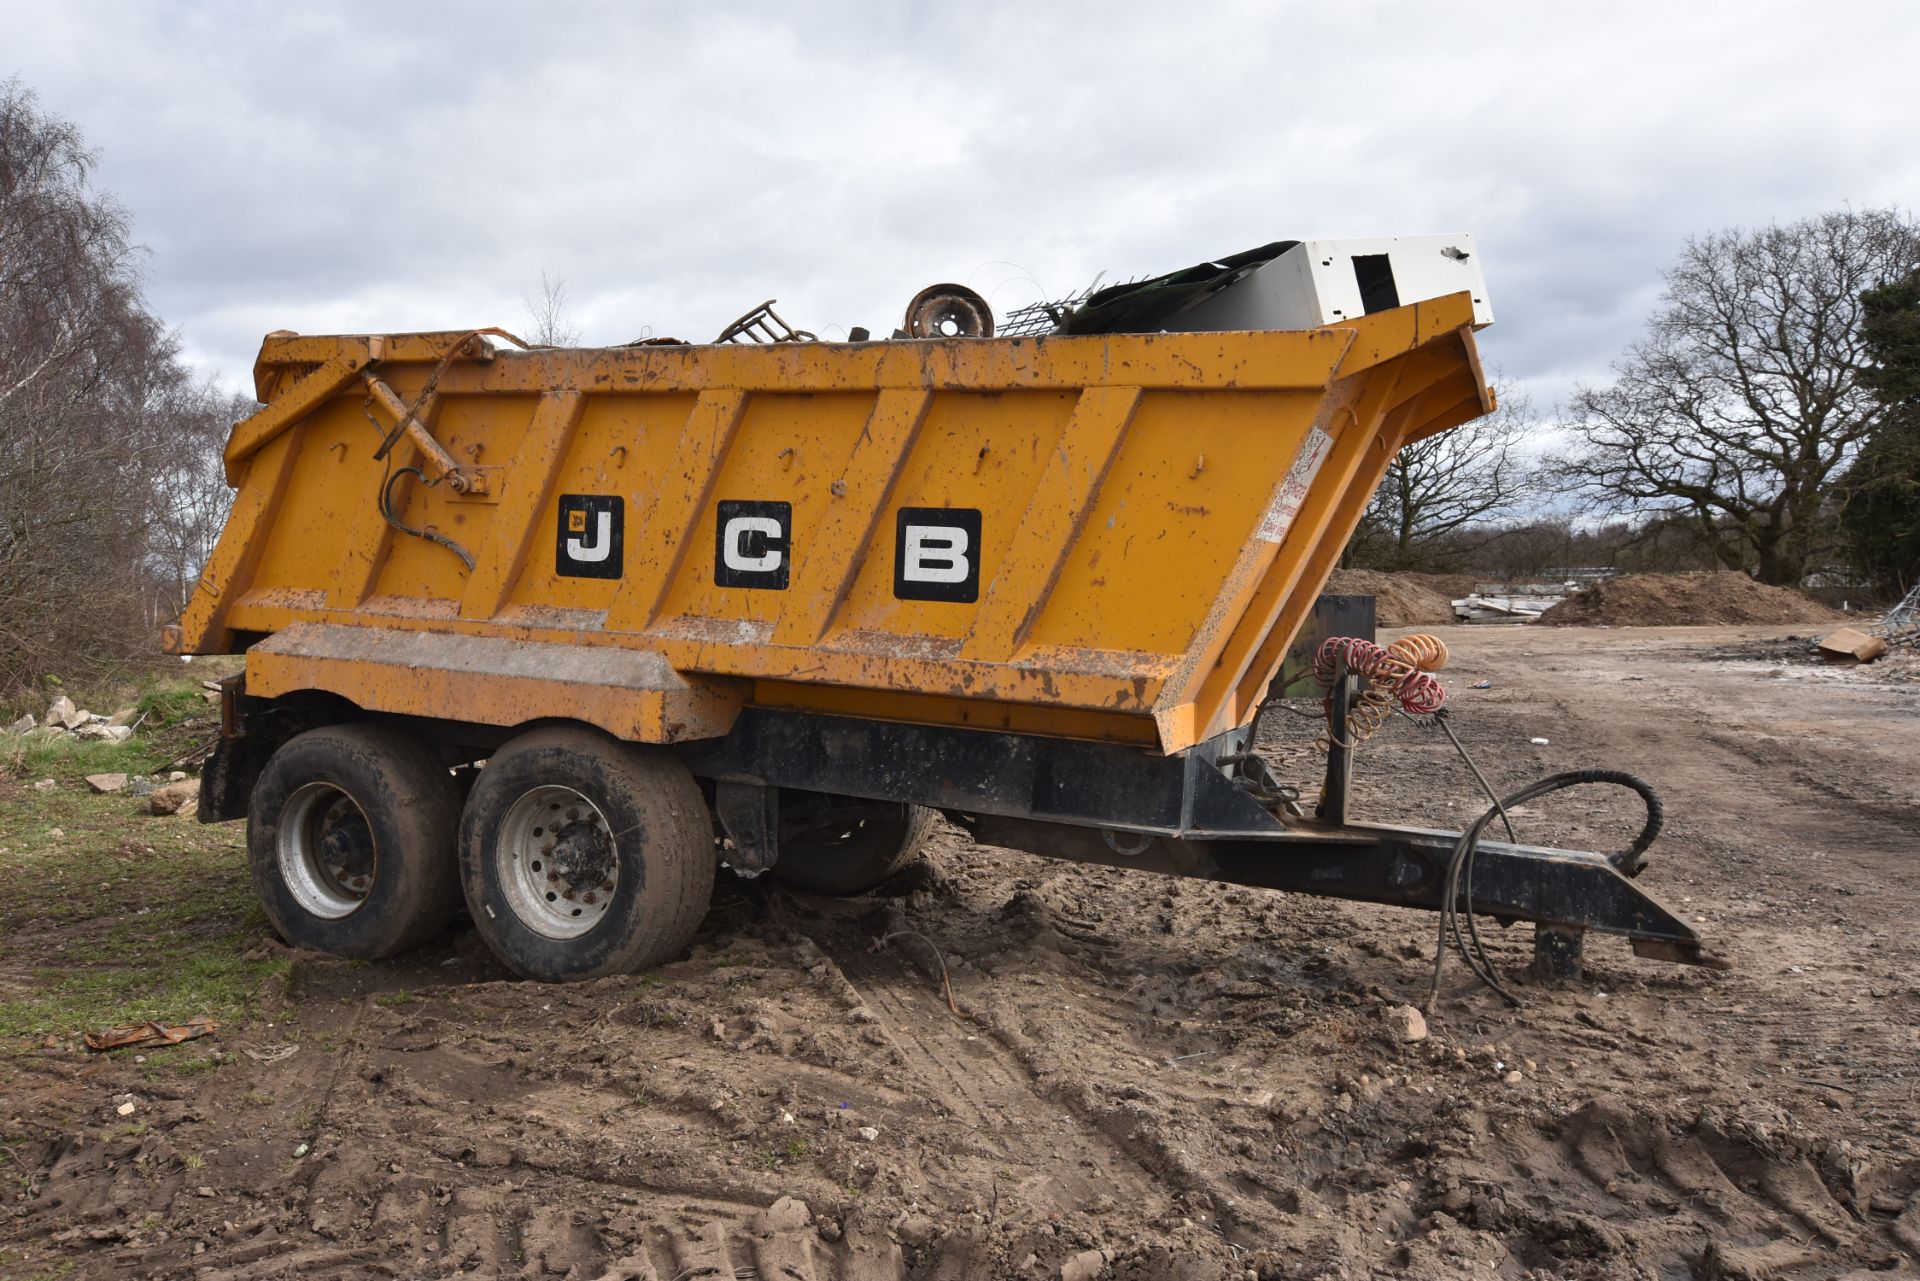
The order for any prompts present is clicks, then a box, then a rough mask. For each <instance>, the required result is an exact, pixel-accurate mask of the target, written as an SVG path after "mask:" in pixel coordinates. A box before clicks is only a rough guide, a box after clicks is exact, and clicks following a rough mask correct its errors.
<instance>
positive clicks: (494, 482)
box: [169, 293, 1693, 978]
mask: <svg viewBox="0 0 1920 1281" xmlns="http://www.w3.org/2000/svg"><path fill="white" fill-rule="evenodd" d="M1475 302H1476V300H1475V299H1474V298H1473V297H1471V296H1469V295H1468V294H1466V293H1460V294H1453V295H1446V296H1439V297H1433V298H1429V299H1426V300H1423V301H1419V302H1415V303H1412V304H1410V305H1405V306H1397V307H1387V308H1385V309H1381V310H1377V311H1375V312H1374V313H1373V314H1368V315H1364V316H1360V317H1356V318H1354V319H1352V320H1351V321H1348V322H1345V323H1340V324H1337V325H1322V326H1319V327H1315V328H1310V329H1304V330H1293V331H1221V332H1159V333H1107V334H1097V335H1090V336H1084V337H1076V336H1047V337H1036V338H990V339H951V340H925V341H920V340H910V341H891V342H868V343H857V344H827V343H797V342H796V343H780V344H777V345H767V346H746V345H740V346H735V345H685V344H672V345H668V344H660V345H640V346H630V347H621V348H606V349H592V350H572V349H569V350H551V349H541V350H524V349H521V348H520V347H518V346H516V345H514V344H513V343H510V342H506V341H502V340H500V339H499V338H497V337H496V336H495V335H494V333H493V332H492V331H476V332H471V333H457V332H456V333H427V334H399V335H352V336H337V337H303V336H297V335H293V334H275V335H272V336H270V337H269V338H268V339H267V340H266V343H265V345H264V347H263V348H262V350H261V354H260V360H259V363H258V365H257V366H256V368H255V376H256V380H257V384H258V393H259V397H260V399H261V400H262V401H263V402H264V404H265V408H263V409H262V410H261V411H260V412H259V413H258V414H257V415H256V416H254V417H253V418H251V419H249V420H248V421H246V422H244V423H241V424H240V425H239V426H237V427H236V428H235V430H234V432H233V435H232V438H231V440H230V442H229V444H228V447H227V451H226V464H227V468H228V477H229V480H230V481H231V482H232V483H233V484H234V485H235V486H236V487H237V490H238V494H237V497H236V500H235V503H234V507H233V512H232V515H231V517H230V519H229V522H228V525H227V528H226V531H225V533H224V535H223V536H222V538H221V540H220V543H219V546H218V549H217V550H216V552H215V553H214V555H213V557H212V560H211V562H210V563H209V565H208V566H207V568H206V571H205V574H204V577H203V579H202V582H201V584H200V587H199V590H198V591H197V593H196V594H195V596H194V597H193V600H192V602H191V605H190V607H189V608H188V609H187V611H186V613H185V615H184V617H183V618H182V620H181V622H180V623H179V625H178V626H177V628H176V629H173V631H172V633H171V635H170V637H169V641H170V648H172V649H173V650H175V651H176V652H181V653H192V654H210V653H239V652H244V653H245V654H246V656H247V659H246V670H245V675H244V680H243V681H237V682H234V683H233V684H232V685H231V687H230V689H229V697H228V700H227V707H226V712H227V716H226V730H227V737H226V739H225V740H224V741H223V743H222V745H221V748H220V751H219V752H218V753H217V754H216V756H215V758H214V759H213V761H212V762H211V763H210V765H209V767H208V770H207V779H206V784H205V788H204V790H205V792H206V799H205V801H204V802H203V805H202V809H201V814H202V816H203V817H205V818H207V819H209V820H218V819H222V818H230V817H238V816H240V815H242V814H245V815H247V816H248V818H249V820H250V838H249V840H250V849H251V852H252V858H253V861H254V871H255V876H256V880H257V881H258V883H259V885H260V889H261V894H262V898H263V901H264V902H265V904H266V907H267V910H268V913H269V915H270V916H271V917H272V918H273V920H274V921H275V923H276V925H278V926H279V928H280V929H281V930H282V931H283V932H284V933H285V934H287V936H288V937H289V938H291V939H293V940H294V941H296V942H300V943H304V944H308V945H311V946H317V947H322V948H325V949H328V950H332V951H336V952H344V953H347V954H352V955H364V956H372V955H383V954H386V953H389V952H392V951H395V950H398V949H399V948H402V947H406V946H409V945H412V944H414V943H417V942H419V941H421V940H422V939H424V938H426V937H427V936H429V935H430V934H432V933H433V932H434V931H435V930H437V929H439V928H441V927H442V926H443V925H444V924H445V923H446V921H447V920H448V918H449V916H450V915H451V913H452V912H453V911H454V910H455V908H456V907H457V906H458V905H459V903H460V901H461V896H462V893H463V892H464V896H465V899H466V902H467V905H468V906H469V907H470V909H471V911H472V914H473V916H474V918H475V920H476V922H477V923H478V925H479V928H480V929H481V930H482V932H483V933H484V934H486V936H487V938H488V941H489V942H490V943H491V944H492V945H493V946H494V948H495V950H496V951H497V952H498V953H499V954H500V955H501V957H502V959H503V960H505V961H506V962H507V963H508V964H509V965H510V966H512V967H513V968H515V969H516V970H518V971H519V972H521V973H524V974H529V975H533V976H536V977H543V978H568V977H579V976H585V975H592V974H601V973H607V972H610V971H615V970H620V969H630V968H634V967H637V966H642V965H646V964H651V963H654V962H657V961H658V960H660V959H662V958H664V957H667V956H670V955H672V954H673V953H675V952H676V951H678V950H679V949H680V948H682V947H684V946H685V944H686V943H687V941H688V939H689V938H690V937H691V934H692V932H693V930H694V928H695V926H696V925H697V923H698V921H699V919H700V916H701V914H702V913H703V912H704V910H705V906H706V902H707V895H708V893H709V891H710V888H711V882H712V877H713V875H714V869H715V865H716V862H717V861H718V860H722V859H723V860H724V861H725V862H726V863H727V864H728V865H729V866H731V867H732V868H733V869H734V870H736V871H738V872H742V873H745V874H753V873H757V872H758V871H760V870H766V869H772V870H774V871H775V872H776V873H778V874H782V875H785V876H787V877H788V878H789V879H792V880H794V881H796V882H798V883H800V884H803V885H807V886H810V887H812V888H816V889H823V890H858V889H862V888H866V887H867V886H868V885H871V884H872V883H873V882H874V881H876V880H878V879H880V878H881V877H883V876H885V875H886V874H888V872H890V871H891V870H892V869H894V868H895V867H896V866H897V865H898V863H899V861H900V859H901V858H902V857H903V856H905V855H908V854H910V853H911V852H912V848H913V847H914V845H915V844H916V843H917V841H918V840H919V839H920V837H921V836H922V835H923V834H924V831H925V824H926V822H927V821H928V820H929V808H931V809H937V810H940V811H943V812H945V813H947V814H948V815H949V816H951V817H953V818H954V819H955V820H956V821H959V822H961V823H964V824H967V825H969V826H971V827H973V828H974V829H975V830H976V832H977V833H978V834H979V835H980V836H981V839H991V840H993V841H994V842H996V843H1001V844H1008V845H1013V846H1015V847H1018V848H1025V849H1030V850H1034V851H1036V852H1040V853H1045V854H1051V855H1055V856H1061V857H1070V858H1080V859H1090V860H1095V861H1107V862H1113V863H1117V864H1122V865H1130V866H1142V867H1148V868H1152V869H1156V870H1161V871H1169V872H1182V873H1186V874H1193V875H1208V876H1215V877H1224V878H1226V879H1234V880H1240V881H1245V882H1248V883H1252V884H1261V885H1271V886H1275V887H1279V888H1297V889H1305V890H1308V891H1310V892H1319V893H1337V894H1343V895H1345V896H1348V897H1359V898H1373V899H1379V900H1383V901H1391V902H1402V903H1416V904H1420V903H1424V904H1425V905H1427V906H1435V907H1438V906H1441V905H1442V904H1441V898H1440V896H1441V893H1442V890H1441V883H1442V881H1443V880H1444V879H1445V878H1444V870H1445V866H1446V851H1447V849H1448V848H1449V846H1448V842H1450V841H1452V840H1453V839H1454V838H1453V836H1452V834H1447V835H1446V837H1445V839H1442V838H1441V837H1440V836H1437V835H1435V834H1424V835H1423V834H1420V833H1408V832H1404V831H1400V830H1399V829H1381V828H1361V827H1358V826H1354V825H1349V824H1346V823H1344V822H1342V821H1340V820H1342V819H1343V818H1344V813H1343V812H1342V809H1341V806H1340V805H1339V804H1336V805H1335V806H1334V809H1333V812H1332V815H1331V819H1330V820H1329V819H1326V818H1323V819H1321V820H1319V821H1317V822H1316V821H1315V820H1307V819H1302V818H1299V817H1296V816H1294V815H1290V814H1288V813H1286V812H1285V810H1284V807H1282V806H1280V805H1277V804H1276V803H1274V800H1273V796H1272V795H1271V794H1269V793H1268V792H1263V790H1262V788H1261V787H1258V786H1248V785H1247V779H1248V778H1249V777H1254V776H1255V775H1254V774H1251V773H1250V772H1249V771H1251V770H1252V769H1253V767H1252V766H1251V765H1249V764H1248V763H1247V762H1246V759H1245V758H1246V756H1247V749H1248V747H1249V744H1248V742H1247V734H1246V726H1247V724H1248V722H1249V720H1250V719H1251V718H1252V717H1253V714H1254V711H1255V708H1256V706H1257V705H1258V704H1259V702H1260V700H1261V698H1262V696H1263V693H1264V691H1265V690H1266V688H1267V685H1268V682H1269V681H1270V680H1271V679H1272V677H1273V675H1274V673H1275V672H1276V670H1277V669H1278V667H1279V665H1280V663H1281V660H1282V658H1283V657H1284V655H1285V653H1286V650H1287V647H1288V645H1289V643H1290V642H1291V641H1292V639H1293V638H1294V636H1295V634H1296V632H1297V631H1298V630H1299V628H1300V625H1301V622H1302V619H1303V617H1304V616H1305V615H1306V613H1307V612H1308V610H1310V609H1311V607H1312V606H1313V603H1314V601H1315V598H1316V596H1317V595H1318V593H1319V592H1320V591H1321V589H1322V587H1323V585H1324V584H1325V581H1326V579H1327V576H1328V574H1329V572H1330V571H1331V569H1332V568H1333V565H1334V563H1335V560H1336V558H1337V557H1338V555H1339V553H1340V551H1341V549H1342V547H1343V546H1344V545H1345V543H1346V541H1347V539H1348V537H1349V535H1350V534H1351V533H1352V531H1353V529H1354V527H1355V525H1356V523H1357V522H1358V521H1359V519H1360V516H1361V514H1362V511H1363V509H1364V508H1365V506H1366V504H1367V502H1368V500H1369V497H1370V496H1371V494H1372V492H1373V490H1374V488H1375V487H1376V485H1377V484H1378V482H1379V480H1380V478H1381V476H1382V474H1383V473H1384V471H1385V469H1386V467H1387V465H1388V463H1389V462H1390V460H1391V459H1392V458H1393V456H1394V453H1395V451H1396V450H1397V449H1399V448H1400V447H1401V446H1402V445H1404V444H1406V443H1407V442H1409V441H1413V440H1418V439H1420V438H1422V437H1424V436H1426V435H1429V434H1431V433H1434V432H1439V431H1445V430H1447V429H1449V428H1451V427H1454V426H1457V425H1459V424H1461V423H1464V422H1466V421H1468V420H1471V419H1473V418H1475V417H1477V416H1479V415H1481V414H1483V413H1485V412H1487V410H1488V409H1489V408H1490V407H1491V404H1492V401H1491V396H1490V394H1489V392H1488V390H1487V387H1486V385H1485V382H1484V379H1483V376H1482V374H1481V370H1480V367H1479V363H1478V360H1477V357H1476V353H1475V347H1474V338H1473V330H1474V327H1475ZM1342 688H1343V690H1344V688H1345V687H1344V685H1343V687H1342ZM481 762H484V766H483V767H477V766H479V765H480V763H481ZM476 767H477V768H476ZM1335 782H1336V787H1337V785H1338V783H1339V782H1340V780H1339V779H1336V780H1335ZM1336 800H1338V798H1336ZM1324 808H1325V807H1324V806H1323V809H1324ZM1396 833H1397V834H1396ZM1478 859H1479V873H1478V876H1479V880H1478V882H1477V883H1476V885H1475V888H1474V890H1473V896H1474V900H1475V903H1476V905H1477V906H1478V907H1479V909H1480V910H1482V911H1492V912H1495V913H1497V914H1505V915H1509V916H1513V917H1525V918H1528V919H1534V920H1538V921H1543V922H1547V923H1549V924H1556V925H1559V926H1565V927H1573V928H1583V927H1593V928H1601V929H1612V930H1615V931H1616V932H1621V933H1626V934H1629V935H1631V936H1633V937H1635V938H1636V939H1638V940H1640V941H1641V942H1643V943H1645V944H1647V945H1648V946H1650V947H1656V948H1658V947H1664V948H1666V949H1667V950H1668V951H1669V952H1673V951H1675V950H1676V949H1678V950H1680V951H1685V950H1687V949H1688V948H1691V947H1692V945H1693V939H1692V935H1691V933H1690V932H1689V931H1688V930H1687V929H1686V927H1685V926H1684V925H1682V924H1681V923H1680V922H1679V921H1678V920H1676V919H1675V918H1673V917H1671V916H1670V915H1669V914H1667V913H1665V912H1664V911H1661V910H1659V909H1658V908H1657V907H1656V906H1654V905H1652V904H1651V901H1650V900H1647V899H1645V897H1644V896H1643V895H1640V894H1639V892H1638V891H1637V890H1635V889H1633V888H1632V887H1631V886H1629V885H1628V883H1627V882H1626V881H1625V879H1623V877H1622V876H1621V875H1620V874H1619V869H1618V868H1617V867H1616V866H1615V865H1613V864H1610V863H1608V862H1607V860H1605V859H1603V858H1601V857H1600V856H1598V855H1574V854H1567V853H1564V852H1561V853H1556V854H1553V855H1551V856H1548V855H1546V854H1544V853H1541V852H1537V851H1535V852H1528V851H1524V850H1522V849H1520V847H1498V846H1495V845H1493V844H1491V843H1487V844H1484V845H1481V846H1480V847H1479V853H1478ZM1502 869H1506V870H1505V871H1503V870H1502ZM1542 869H1546V871H1545V873H1544V874H1543V872H1542ZM1555 869H1558V870H1557V871H1556V870H1555ZM1556 877H1558V878H1559V880H1558V881H1556V880H1555V878H1556ZM1559 881H1565V882H1566V884H1565V885H1562V884H1560V883H1559ZM1576 882H1577V884H1576ZM1569 887H1571V888H1569ZM1596 896H1597V897H1596ZM1609 896H1611V897H1609ZM1603 900H1605V902H1604V903H1603Z"/></svg>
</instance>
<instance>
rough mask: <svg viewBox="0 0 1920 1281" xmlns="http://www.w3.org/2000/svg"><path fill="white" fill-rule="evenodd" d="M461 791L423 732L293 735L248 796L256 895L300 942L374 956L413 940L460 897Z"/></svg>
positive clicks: (361, 728) (347, 730) (442, 922)
mask: <svg viewBox="0 0 1920 1281" xmlns="http://www.w3.org/2000/svg"><path fill="white" fill-rule="evenodd" d="M459 822H460V795H459V792H458V790H457V789H456V788H455V787H454V784H453V779H452V777H451V776H450V775H448V773H447V771H446V770H444V769H442V768H440V766H439V765H438V764H437V763H436V762H435V761H434V759H433V754H432V752H431V751H430V750H429V749H428V748H427V746H426V745H425V744H423V743H421V742H419V741H418V740H417V739H414V738H412V737H409V736H408V735H406V734H402V733H399V732H398V731H396V730H392V729H388V728H386V727H384V726H379V725H329V726H326V727H323V728H321V729H313V730H308V731H307V732H306V733H304V734H300V735H297V736H295V737H294V738H291V739H289V740H287V742H286V743H285V744H283V745H282V746H281V747H280V749H279V750H278V751H276V752H275V753H274V754H273V755H272V757H271V758H269V759H268V761H267V764H266V767H265V768H264V769H262V770H261V771H260V777H259V780H258V781H257V782H256V783H255V784H254V787H253V795H252V797H251V798H250V800H249V802H248V807H247V857H248V863H249V864H250V867H251V870H252V873H253V884H254V888H255V890H257V891H258V893H259V896H260V905H261V907H262V908H263V909H264V910H265V912H266V914H267V919H268V920H269V921H270V922H271V923H272V925H273V928H274V929H275V930H277V931H278V932H279V934H280V937H281V938H283V939H285V940H286V941H287V942H288V943H290V944H292V945H293V946H295V947H305V948H312V949H313V950H315V951H318V952H327V953H331V954H332V955H334V956H349V957H356V958H361V959H373V958H377V957H383V956H392V955H394V954H395V953H396V952H404V951H406V950H407V949H409V948H413V947H418V946H419V945H420V944H422V943H425V942H427V941H428V940H429V939H431V938H433V937H434V936H435V935H436V934H439V933H440V932H441V931H442V930H444V929H446V927H447V924H448V922H449V921H450V920H451V919H452V918H453V913H454V911H455V909H456V908H457V907H458V906H459V902H460V897H459V883H458V880H457V878H456V875H455V866H456V864H455V838H456V835H457V833H458V830H459Z"/></svg>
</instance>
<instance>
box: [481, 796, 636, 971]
mask: <svg viewBox="0 0 1920 1281" xmlns="http://www.w3.org/2000/svg"><path fill="white" fill-rule="evenodd" d="M493 870H494V874H495V876H496V877H497V878H498V880H499V882H500V889H501V892H502V893H503V894H504V896H505V897H506V901H507V907H508V909H509V910H511V911H512V912H513V914H514V915H515V916H516V917H518V918H519V919H520V921H521V923H522V924H524V925H525V926H526V927H527V928H528V929H530V930H532V931H533V932H534V933H536V934H539V935H541V936H542V937H545V938H550V939H572V938H579V937H580V936H581V935H582V934H585V933H586V932H587V931H589V930H591V929H592V928H593V927H594V926H596V925H598V924H599V923H600V922H601V921H602V920H604V919H606V914H607V908H608V906H609V905H610V904H611V903H612V902H613V895H614V891H615V890H616V889H618V888H619V885H620V856H619V849H618V847H617V845H616V843H615V841H614V836H613V826H612V825H611V824H610V823H608V822H607V816H606V815H605V814H602V813H601V812H600V807H599V806H597V805H595V804H594V803H593V802H592V801H590V800H588V799H587V798H586V797H585V796H582V795H581V794H580V793H579V792H576V791H574V790H573V789H572V788H571V787H561V786H558V785H557V784H549V785H547V786H543V787H536V788H533V789H531V790H529V791H527V792H525V793H523V794H522V795H521V796H520V798H519V799H518V800H516V801H514V803H513V804H512V805H511V806H509V807H508V809H507V816H506V818H505V819H504V820H502V821H501V824H500V835H499V839H498V840H496V841H495V842H494V846H493Z"/></svg>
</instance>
